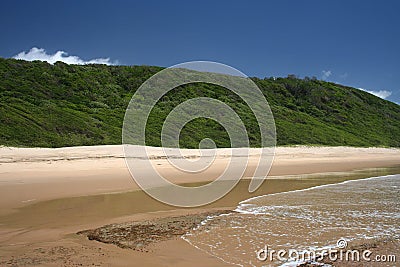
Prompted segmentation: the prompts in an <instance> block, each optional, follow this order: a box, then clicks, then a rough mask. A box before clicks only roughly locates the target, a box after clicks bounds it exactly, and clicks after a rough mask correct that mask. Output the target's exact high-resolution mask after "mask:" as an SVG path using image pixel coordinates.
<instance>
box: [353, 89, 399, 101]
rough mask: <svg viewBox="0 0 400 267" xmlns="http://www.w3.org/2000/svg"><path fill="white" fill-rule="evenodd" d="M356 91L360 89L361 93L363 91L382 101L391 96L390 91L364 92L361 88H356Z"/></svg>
mask: <svg viewBox="0 0 400 267" xmlns="http://www.w3.org/2000/svg"><path fill="white" fill-rule="evenodd" d="M358 89H360V90H362V91H365V92H367V93H370V94H373V95H374V96H377V97H380V98H382V99H386V98H388V97H389V96H391V95H392V92H391V91H387V90H379V91H372V90H366V89H363V88H358Z"/></svg>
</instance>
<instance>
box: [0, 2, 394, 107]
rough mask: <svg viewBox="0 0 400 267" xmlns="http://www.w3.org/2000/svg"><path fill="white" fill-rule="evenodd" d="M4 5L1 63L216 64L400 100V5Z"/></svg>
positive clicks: (302, 3)
mask: <svg viewBox="0 0 400 267" xmlns="http://www.w3.org/2000/svg"><path fill="white" fill-rule="evenodd" d="M0 8H1V16H0V23H1V25H2V31H1V36H2V38H1V42H0V56H1V57H6V58H7V57H13V56H16V55H18V54H19V56H20V57H24V58H31V59H33V58H35V57H36V58H37V57H39V58H43V57H47V58H49V59H54V58H63V59H66V60H71V61H70V62H77V63H82V62H85V61H89V60H94V61H92V62H100V63H118V64H122V65H157V66H165V67H167V66H171V65H174V64H178V63H182V62H186V61H192V60H210V61H217V62H221V63H224V64H227V65H230V66H232V67H235V68H237V69H239V70H240V71H242V72H244V73H245V74H247V75H249V76H258V77H261V78H263V77H270V76H287V75H288V74H296V75H299V76H300V77H304V76H316V77H318V78H320V79H326V80H329V81H334V82H338V83H342V84H346V85H350V86H354V87H358V88H364V89H365V90H369V91H375V92H379V91H381V92H380V93H378V94H379V95H380V96H382V97H386V98H387V99H388V100H391V101H394V102H397V103H400V51H399V49H400V16H399V15H398V13H399V11H400V1H333V0H331V1H307V0H304V1H285V0H282V1H192V2H189V1H151V0H146V1H72V0H69V1H42V0H35V1H15V0H14V1H1V3H0ZM33 47H36V48H40V49H43V50H40V49H36V50H34V51H31V53H29V51H30V50H31V49H32V48H33ZM57 51H65V52H66V53H68V55H69V56H75V57H71V58H67V57H66V55H65V54H63V55H62V54H61V52H58V53H57ZM21 52H24V53H22V54H20V53H21ZM99 58H100V59H99ZM107 58H108V59H107ZM96 59H97V61H96ZM79 60H81V61H79Z"/></svg>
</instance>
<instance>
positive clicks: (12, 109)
mask: <svg viewBox="0 0 400 267" xmlns="http://www.w3.org/2000/svg"><path fill="white" fill-rule="evenodd" d="M161 69H162V68H160V67H151V66H105V65H83V66H80V65H79V66H78V65H67V64H64V63H61V62H57V63H56V64H54V65H50V64H48V63H45V62H40V61H34V62H26V61H22V60H15V59H2V58H0V145H7V146H28V147H33V146H39V147H62V146H78V145H99V144H120V143H121V127H122V122H123V117H124V113H125V109H126V107H127V105H128V103H129V100H130V99H131V97H132V95H133V94H134V92H135V90H136V89H137V88H138V87H139V86H140V85H141V84H142V83H143V82H144V81H145V80H146V79H147V78H149V77H150V76H151V75H153V74H155V73H156V72H158V71H159V70H161ZM252 79H253V81H254V82H255V83H256V84H257V85H258V86H259V88H260V89H261V90H262V92H263V94H264V95H265V97H266V99H267V100H268V102H269V104H270V106H271V109H272V112H273V114H274V118H275V123H276V131H277V143H278V145H294V144H315V145H317V144H318V145H332V146H338V145H349V146H392V147H399V146H400V106H399V105H397V104H394V103H392V102H389V101H386V100H383V99H380V98H378V97H375V96H373V95H371V94H369V93H366V92H364V91H360V90H358V89H354V88H351V87H346V86H342V85H338V84H334V83H331V82H325V81H319V80H316V79H308V78H306V79H298V78H295V77H293V76H289V77H288V78H277V79H272V78H265V79H259V78H252ZM197 96H207V97H212V98H216V99H219V100H221V101H224V102H225V103H227V104H228V105H229V106H231V107H232V108H233V109H234V110H235V111H236V112H237V114H239V116H240V117H241V118H242V120H243V121H244V123H245V126H246V129H247V131H248V133H249V137H250V142H251V145H252V146H258V144H259V143H260V140H259V138H260V136H259V132H258V131H257V123H256V120H255V118H254V115H253V114H252V113H251V112H250V109H249V108H248V107H247V106H246V104H245V103H243V101H241V100H240V98H238V96H236V95H234V94H233V93H231V92H230V91H228V90H226V89H224V88H222V87H218V86H214V85H210V84H190V85H186V86H182V87H179V88H177V89H175V90H173V91H172V92H169V93H168V94H167V95H165V96H164V97H163V98H162V99H161V100H160V101H159V103H158V104H157V106H156V107H155V108H154V110H153V111H152V113H151V116H150V118H149V123H148V126H147V129H146V144H147V145H151V146H159V145H160V144H161V143H160V132H161V127H162V122H163V121H164V119H165V118H166V116H167V115H168V113H169V111H170V110H172V109H173V108H174V107H175V106H177V105H178V104H179V103H182V102H183V101H185V100H187V99H190V98H193V97H197ZM180 137H181V139H180V142H181V145H182V146H183V147H187V148H197V147H198V142H199V141H200V140H202V139H203V138H205V137H209V138H211V139H213V140H214V141H215V143H216V144H217V146H218V147H229V146H230V142H229V137H228V135H227V133H226V132H225V131H224V129H223V128H222V126H220V125H219V124H217V123H216V122H214V121H212V120H208V119H196V120H193V121H191V122H190V123H188V124H187V125H186V126H185V127H184V129H183V130H182V132H181V135H180Z"/></svg>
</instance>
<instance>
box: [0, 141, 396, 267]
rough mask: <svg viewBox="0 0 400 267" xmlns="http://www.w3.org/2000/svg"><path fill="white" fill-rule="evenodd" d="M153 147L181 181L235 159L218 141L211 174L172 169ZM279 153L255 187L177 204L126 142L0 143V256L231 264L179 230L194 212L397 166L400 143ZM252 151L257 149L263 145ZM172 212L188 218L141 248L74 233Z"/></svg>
mask: <svg viewBox="0 0 400 267" xmlns="http://www.w3.org/2000/svg"><path fill="white" fill-rule="evenodd" d="M150 152H151V155H152V157H151V158H152V160H151V161H152V163H153V165H154V166H155V167H156V168H157V170H158V171H159V172H160V173H162V174H164V175H165V176H167V177H168V178H169V180H170V181H171V182H173V183H176V184H186V183H204V182H209V181H211V180H213V179H215V178H216V177H217V176H218V175H219V173H221V171H223V169H224V168H225V166H226V162H227V161H228V160H229V157H228V156H227V155H228V154H227V150H219V151H218V152H217V156H216V158H215V160H214V163H213V168H211V169H209V170H208V172H207V173H206V174H204V173H203V174H202V175H191V176H188V175H185V173H180V174H179V173H176V171H174V168H173V167H171V166H170V165H169V162H168V161H167V160H166V159H165V158H163V157H162V153H161V150H160V149H159V148H151V149H150ZM275 152H276V153H275V158H274V162H273V165H272V168H271V171H270V174H269V177H268V179H267V180H266V181H265V182H264V184H263V185H262V186H261V187H260V188H259V189H258V190H257V191H256V192H254V193H253V194H250V193H249V192H247V187H248V183H249V181H248V180H246V179H244V180H243V181H241V182H240V183H239V184H238V186H237V187H236V188H235V189H234V190H232V191H231V192H230V193H229V194H228V195H227V196H225V197H224V198H222V199H220V200H218V201H217V202H214V203H212V204H210V205H207V206H204V207H200V208H191V209H180V208H176V207H172V206H168V205H165V204H162V203H159V202H157V201H155V200H153V199H152V198H150V197H149V196H148V195H146V194H145V193H144V192H142V191H140V190H139V187H138V186H137V185H136V183H135V182H134V180H133V179H132V178H131V176H130V173H129V171H128V169H127V168H126V165H125V160H124V154H123V150H122V146H94V147H71V148H58V149H48V148H11V147H1V148H0V265H1V266H90V265H92V266H229V265H228V264H226V263H224V262H222V261H220V260H219V259H217V258H214V257H213V256H211V255H208V254H207V253H205V252H203V251H201V250H198V249H196V248H194V247H193V246H191V245H190V244H189V243H187V242H185V241H184V240H182V239H181V238H180V234H181V233H182V229H186V228H185V227H189V226H190V227H191V226H192V224H190V223H194V222H195V223H197V222H198V221H197V220H195V221H193V218H194V217H193V216H192V214H197V215H195V216H198V217H197V218H198V219H199V218H200V219H201V218H202V216H204V214H207V213H209V212H220V211H221V210H232V209H234V208H235V207H236V206H237V204H238V203H239V202H240V201H242V200H245V199H248V198H250V197H252V196H256V195H265V194H270V193H276V192H285V191H290V190H296V189H304V188H309V187H312V186H316V185H320V184H328V183H336V182H341V181H345V180H348V179H357V178H364V177H370V176H379V175H384V174H390V173H399V169H398V168H396V166H397V167H398V166H399V165H400V149H392V148H349V147H302V146H301V147H278V148H277V149H276V151H275ZM252 153H254V158H256V157H255V156H256V155H257V153H258V152H257V150H256V149H255V150H254V152H252ZM196 156H198V155H197V154H196V151H189V150H188V151H186V152H185V157H188V158H190V157H196ZM137 160H142V159H137ZM254 161H255V160H253V156H250V158H249V166H248V169H247V170H246V172H245V174H244V177H243V178H248V174H249V173H251V172H252V169H254V168H255V166H256V162H254ZM182 216H183V217H182ZM171 217H173V218H175V217H179V218H184V219H182V220H183V221H182V228H181V229H179V227H178V226H176V225H173V226H174V229H175V230H173V229H172V230H173V231H172V230H171V229H170V228H168V227H170V226H168V227H167V228H165V227H166V226H163V227H164V228H162V229H166V231H161V230H160V229H161V228H157V229H159V233H161V232H162V233H161V234H160V236H161V237H160V238H158V239H157V238H155V241H151V242H148V243H146V242H147V241H145V243H143V241H140V242H139V241H137V242H136V243H135V248H136V245H137V243H139V244H140V245H139V248H141V249H129V248H125V249H123V248H120V247H118V246H117V245H115V244H114V243H112V242H111V244H106V243H102V242H97V241H93V240H88V238H87V236H86V235H84V234H79V235H78V234H76V233H78V232H80V231H84V230H88V229H95V228H99V227H102V226H104V225H110V224H122V223H127V222H136V223H137V222H149V221H152V220H153V221H154V220H156V221H157V223H153V224H155V225H163V224H159V222H160V220H164V221H163V223H164V224H165V220H168V219H165V218H171ZM179 220H181V219H179ZM188 222H190V223H188ZM171 227H172V226H171ZM146 229H147V228H146ZM146 231H147V232H146V233H147V234H148V232H149V231H150V230H146ZM160 231H161V232H160ZM150 232H151V231H150ZM164 232H166V233H167V234H163V233H164ZM146 238H147V237H146ZM152 238H154V237H152ZM146 240H148V239H146ZM151 240H152V239H151ZM142 246H143V249H142ZM128 247H129V246H128ZM144 247H146V249H144Z"/></svg>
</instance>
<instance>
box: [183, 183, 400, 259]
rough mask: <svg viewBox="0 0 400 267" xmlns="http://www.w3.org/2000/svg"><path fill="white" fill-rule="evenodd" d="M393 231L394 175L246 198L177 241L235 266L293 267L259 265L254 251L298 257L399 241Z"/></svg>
mask: <svg viewBox="0 0 400 267" xmlns="http://www.w3.org/2000/svg"><path fill="white" fill-rule="evenodd" d="M399 228H400V175H387V176H380V177H373V178H366V179H361V180H351V181H345V182H342V183H338V184H331V185H322V186H316V187H312V188H309V189H304V190H297V191H290V192H284V193H277V194H272V195H265V196H260V197H256V198H252V199H248V200H246V201H243V202H241V203H240V204H239V205H238V207H237V209H236V210H235V212H232V213H230V214H226V215H220V216H216V217H210V218H208V219H207V220H205V221H203V222H202V224H201V225H199V226H198V227H196V228H195V229H193V230H192V231H191V232H189V233H188V234H186V235H185V236H184V237H183V238H184V239H185V240H186V241H188V242H189V243H190V244H192V245H193V246H195V247H197V248H198V249H201V250H204V251H206V252H207V253H209V254H211V255H213V256H216V257H218V258H220V259H221V260H223V261H225V262H228V263H232V264H236V265H239V266H296V265H297V264H296V263H295V262H294V259H293V258H291V259H290V258H285V257H281V259H277V257H276V256H275V257H273V258H272V259H271V258H268V259H267V260H266V261H261V260H260V259H258V258H257V251H260V249H263V248H265V246H268V249H269V251H270V250H276V251H277V250H280V249H284V250H286V251H288V250H289V249H292V250H296V251H299V252H300V253H301V252H304V251H318V250H321V249H326V248H335V247H336V246H337V241H338V240H345V241H346V242H347V243H348V244H349V245H350V244H351V243H356V242H363V241H365V240H367V239H371V238H386V237H391V238H393V237H394V238H400V229H399ZM282 258H283V259H282Z"/></svg>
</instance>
